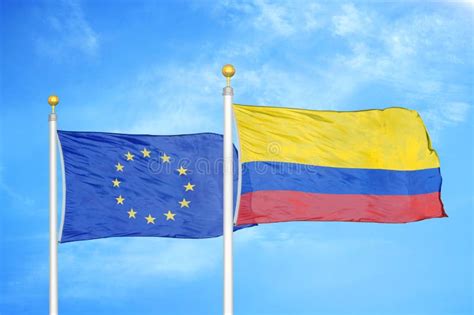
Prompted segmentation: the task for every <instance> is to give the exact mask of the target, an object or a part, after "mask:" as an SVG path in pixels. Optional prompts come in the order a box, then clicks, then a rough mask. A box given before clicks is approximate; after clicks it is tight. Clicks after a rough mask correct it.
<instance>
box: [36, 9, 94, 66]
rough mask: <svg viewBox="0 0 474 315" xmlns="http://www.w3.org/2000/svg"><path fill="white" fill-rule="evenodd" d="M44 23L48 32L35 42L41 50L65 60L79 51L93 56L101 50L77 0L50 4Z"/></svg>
mask: <svg viewBox="0 0 474 315" xmlns="http://www.w3.org/2000/svg"><path fill="white" fill-rule="evenodd" d="M45 23H46V24H47V26H49V32H48V34H43V35H40V36H39V38H38V39H37V41H36V48H37V50H38V52H39V53H41V54H44V55H47V56H51V57H54V58H55V59H58V60H62V59H65V58H68V57H70V56H71V55H72V54H74V53H76V52H80V53H82V54H85V55H87V56H94V55H96V54H97V52H98V49H99V36H98V34H97V33H96V32H95V31H94V29H93V28H92V27H91V25H90V24H89V22H88V21H87V19H86V17H85V15H84V12H83V10H82V7H81V5H80V4H79V2H78V1H76V0H62V1H60V2H59V3H58V4H57V5H55V6H51V7H48V10H47V11H46V21H45Z"/></svg>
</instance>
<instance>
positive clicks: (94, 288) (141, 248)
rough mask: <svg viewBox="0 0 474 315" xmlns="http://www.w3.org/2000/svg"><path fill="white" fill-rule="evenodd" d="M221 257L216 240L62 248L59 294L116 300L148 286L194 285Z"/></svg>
mask: <svg viewBox="0 0 474 315" xmlns="http://www.w3.org/2000/svg"><path fill="white" fill-rule="evenodd" d="M221 255H222V250H221V242H220V241H219V240H218V239H207V240H185V239H166V238H143V237H141V238H115V239H106V240H94V241H86V242H76V243H67V244H61V245H60V246H59V276H60V279H61V282H62V283H61V285H62V294H63V295H64V296H66V297H72V298H91V296H94V295H95V294H94V292H97V293H98V294H100V295H101V296H108V295H110V296H119V295H121V294H123V295H126V294H127V292H130V290H133V289H135V288H139V287H140V286H142V285H143V284H144V283H147V282H149V283H157V282H159V281H168V282H176V281H180V282H189V281H194V280H196V279H197V278H200V277H201V276H202V275H203V274H207V273H209V271H211V270H214V269H215V268H216V267H217V266H218V264H219V261H220V260H221ZM110 279H113V283H111V282H110ZM76 288H81V290H77V289H76Z"/></svg>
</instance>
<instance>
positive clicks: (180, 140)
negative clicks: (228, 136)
mask: <svg viewBox="0 0 474 315" xmlns="http://www.w3.org/2000/svg"><path fill="white" fill-rule="evenodd" d="M58 135H59V142H60V146H61V151H62V157H63V165H64V172H65V187H66V202H65V209H64V210H63V218H62V224H61V236H60V242H61V243H65V242H71V241H79V240H89V239H97V238H105V237H116V236H161V237H175V238H208V237H215V236H220V235H222V220H223V211H222V209H223V205H222V203H223V192H222V187H223V178H222V176H223V172H222V164H223V161H222V150H223V137H222V135H218V134H213V133H202V134H191V135H177V136H151V135H126V134H113V133H99V132H71V131H58ZM234 160H235V161H237V152H236V150H235V148H234ZM235 164H237V163H235ZM237 179H238V174H237V172H236V171H234V195H235V192H236V187H237ZM234 200H235V198H234Z"/></svg>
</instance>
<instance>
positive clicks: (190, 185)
mask: <svg viewBox="0 0 474 315" xmlns="http://www.w3.org/2000/svg"><path fill="white" fill-rule="evenodd" d="M194 186H196V185H193V184H191V182H188V184H187V185H184V188H186V191H188V190H191V191H194Z"/></svg>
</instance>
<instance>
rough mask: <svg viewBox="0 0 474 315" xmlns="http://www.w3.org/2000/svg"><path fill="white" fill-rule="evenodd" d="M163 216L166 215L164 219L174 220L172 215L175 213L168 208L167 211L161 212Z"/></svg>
mask: <svg viewBox="0 0 474 315" xmlns="http://www.w3.org/2000/svg"><path fill="white" fill-rule="evenodd" d="M163 215H164V216H166V221H168V220H173V221H174V216H175V215H176V213H172V212H171V211H169V210H168V212H167V213H163Z"/></svg>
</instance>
